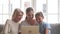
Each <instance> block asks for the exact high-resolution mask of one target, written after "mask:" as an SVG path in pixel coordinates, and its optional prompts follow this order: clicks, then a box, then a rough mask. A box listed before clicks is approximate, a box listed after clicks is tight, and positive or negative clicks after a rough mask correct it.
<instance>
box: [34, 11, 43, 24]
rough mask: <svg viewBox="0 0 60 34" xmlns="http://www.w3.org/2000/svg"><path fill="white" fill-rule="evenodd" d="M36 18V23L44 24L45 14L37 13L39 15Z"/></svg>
mask: <svg viewBox="0 0 60 34" xmlns="http://www.w3.org/2000/svg"><path fill="white" fill-rule="evenodd" d="M35 18H36V21H37V22H38V23H41V22H43V19H44V16H43V13H42V12H37V13H36V14H35Z"/></svg>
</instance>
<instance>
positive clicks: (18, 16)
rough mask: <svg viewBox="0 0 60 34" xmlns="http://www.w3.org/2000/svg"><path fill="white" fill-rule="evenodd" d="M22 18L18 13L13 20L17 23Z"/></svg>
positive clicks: (20, 13)
mask: <svg viewBox="0 0 60 34" xmlns="http://www.w3.org/2000/svg"><path fill="white" fill-rule="evenodd" d="M22 16H23V14H22V12H18V13H17V14H16V17H15V20H16V21H17V22H18V21H20V20H21V18H22Z"/></svg>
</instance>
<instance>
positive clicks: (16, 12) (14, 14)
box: [12, 8, 23, 19]
mask: <svg viewBox="0 0 60 34" xmlns="http://www.w3.org/2000/svg"><path fill="white" fill-rule="evenodd" d="M19 12H21V13H22V14H23V12H22V11H21V10H20V9H19V8H16V9H15V10H14V12H13V15H12V19H14V17H15V16H16V15H17V14H18V13H19Z"/></svg>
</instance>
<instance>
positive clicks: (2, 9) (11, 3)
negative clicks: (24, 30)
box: [0, 0, 60, 34]
mask: <svg viewBox="0 0 60 34" xmlns="http://www.w3.org/2000/svg"><path fill="white" fill-rule="evenodd" d="M27 7H33V8H34V12H35V13H36V12H39V11H42V12H43V14H44V21H45V22H47V23H49V24H51V27H52V28H51V34H59V32H60V29H59V28H60V27H59V26H60V0H0V28H1V29H0V30H1V31H2V29H3V25H4V24H5V22H6V20H7V19H11V16H12V13H13V11H14V9H15V8H20V9H21V10H22V11H23V12H24V16H23V19H22V20H24V19H25V10H26V8H27Z"/></svg>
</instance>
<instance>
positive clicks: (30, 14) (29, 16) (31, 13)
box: [26, 11, 34, 19]
mask: <svg viewBox="0 0 60 34" xmlns="http://www.w3.org/2000/svg"><path fill="white" fill-rule="evenodd" d="M26 17H27V18H29V19H33V17H34V12H33V11H30V12H29V13H27V14H26Z"/></svg>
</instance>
